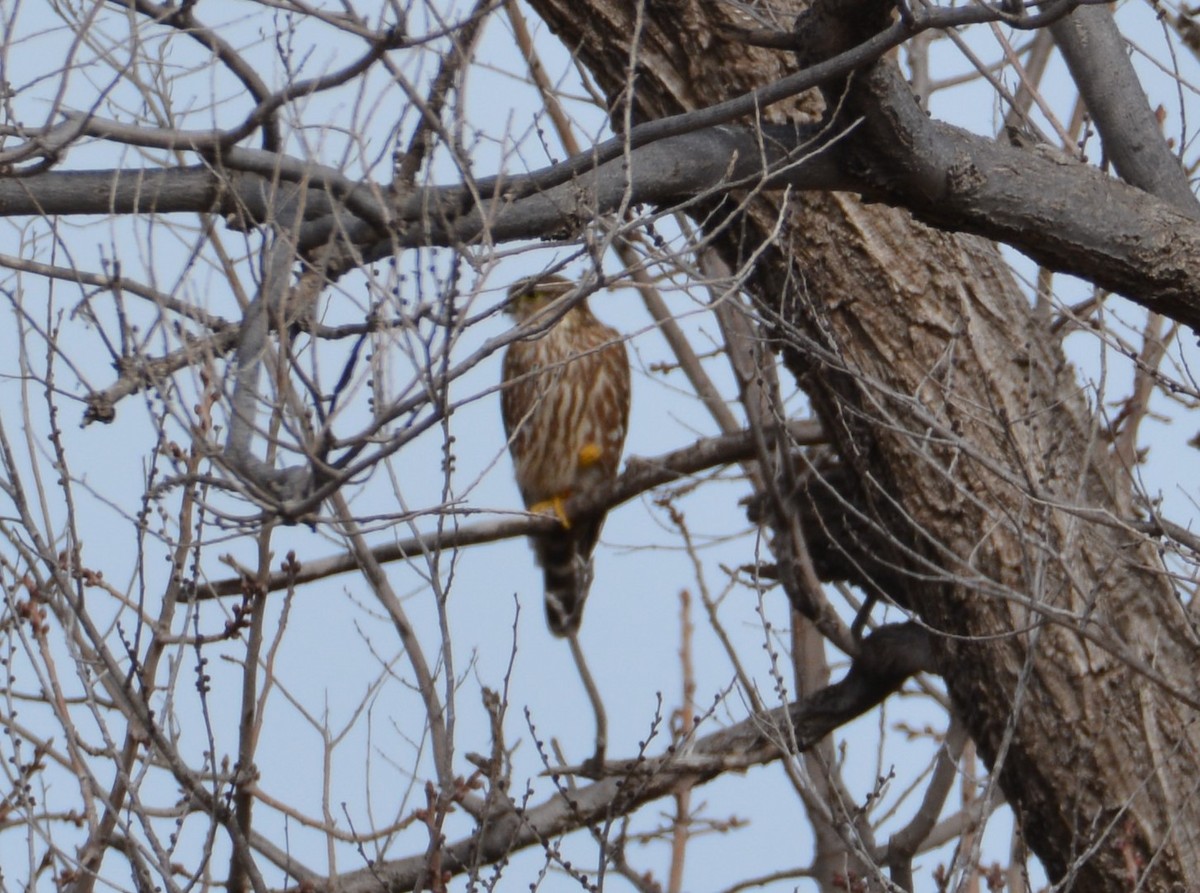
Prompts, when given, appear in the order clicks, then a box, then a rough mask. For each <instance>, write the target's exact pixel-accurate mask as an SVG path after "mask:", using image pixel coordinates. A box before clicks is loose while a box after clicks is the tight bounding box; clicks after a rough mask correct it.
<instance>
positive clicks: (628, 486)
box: [193, 420, 824, 599]
mask: <svg viewBox="0 0 1200 893" xmlns="http://www.w3.org/2000/svg"><path fill="white" fill-rule="evenodd" d="M788 433H789V436H790V437H791V438H792V440H793V442H795V443H797V444H816V443H823V442H824V436H823V435H822V433H821V427H820V425H819V424H818V423H817V422H815V421H811V420H800V421H794V422H791V423H790V424H789V425H788ZM753 453H754V445H753V439H752V435H751V432H749V431H740V432H738V433H736V434H726V435H722V436H720V437H711V438H707V439H703V440H699V441H697V442H696V443H694V444H692V445H691V446H688V447H683V448H682V449H678V450H675V451H674V452H671V453H667V454H665V455H663V456H655V457H653V458H647V459H643V458H639V457H636V456H635V457H631V458H630V459H629V460H628V462H626V465H625V471H624V473H623V474H622V475H621V476H620V477H619V478H618V479H617V481H616V482H615V483H614V484H613V485H612V486H611V487H610V488H608V489H607V490H605V491H603V492H600V493H595V494H588V495H580V496H576V497H574V498H572V499H571V500H570V501H569V502H568V503H567V505H566V512H567V514H568V516H570V517H579V516H584V515H587V514H590V513H594V512H601V511H608V510H609V509H611V508H613V507H614V506H618V505H620V504H622V503H624V502H628V501H629V500H631V499H633V498H634V497H635V496H639V495H641V494H642V493H645V492H646V491H647V490H652V489H654V488H655V487H658V486H661V485H663V484H666V483H669V482H671V481H674V480H678V479H679V478H681V477H686V476H687V475H691V474H695V473H697V472H699V471H703V470H704V469H706V468H714V467H716V466H719V465H728V464H730V463H732V462H737V461H740V460H743V459H749V458H752V457H753ZM557 524H558V522H557V521H556V520H554V519H553V518H549V517H545V516H541V515H527V514H521V515H519V516H516V517H512V518H507V519H504V520H499V521H486V522H484V523H481V524H473V525H465V526H461V527H457V528H454V529H445V530H441V531H438V532H434V533H428V534H422V535H420V536H416V537H410V538H408V539H404V540H400V541H399V542H393V543H388V544H387V545H383V546H377V547H375V548H374V549H373V550H372V551H371V554H372V555H373V556H374V560H375V561H377V562H379V563H381V564H386V563H388V562H391V561H402V560H404V559H407V558H410V557H413V556H416V555H423V554H425V553H427V552H428V551H429V550H434V549H443V550H445V549H457V548H462V547H464V546H474V545H479V544H481V543H491V542H495V541H497V540H503V539H512V538H514V537H518V536H527V535H529V534H531V533H538V532H547V531H551V530H553V529H554V527H555V526H556V525H557ZM360 567H361V563H360V561H359V559H358V558H357V557H355V556H354V555H353V554H342V555H333V556H330V557H328V558H321V559H317V560H315V561H307V562H303V563H302V564H301V566H300V569H299V570H298V571H292V570H289V571H276V572H274V573H272V574H271V576H270V578H269V579H268V580H267V581H266V587H267V591H269V592H275V591H279V590H282V589H285V588H286V587H287V586H289V585H300V584H303V583H311V582H312V581H314V580H320V579H324V578H325V577H332V576H336V575H337V574H344V573H348V572H350V571H357V570H359V569H360ZM255 585H259V584H258V583H257V582H256V584H255ZM245 588H246V581H245V580H244V579H243V578H242V577H240V576H238V577H230V578H228V579H225V580H219V581H217V582H215V583H212V584H210V585H208V586H202V587H198V588H197V590H196V591H195V593H194V594H193V598H195V599H211V598H222V597H224V596H230V595H241V594H242V593H243V592H244V591H245Z"/></svg>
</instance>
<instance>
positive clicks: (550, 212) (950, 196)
mask: <svg viewBox="0 0 1200 893" xmlns="http://www.w3.org/2000/svg"><path fill="white" fill-rule="evenodd" d="M890 70H891V69H890V68H889V67H888V66H887V65H881V66H877V68H876V74H873V75H872V76H871V79H870V83H871V86H870V89H872V90H873V91H875V93H876V98H875V101H874V107H875V108H876V109H877V113H872V114H869V115H868V116H867V120H866V121H865V122H864V123H863V124H857V123H856V122H855V121H851V122H850V126H851V127H852V128H854V127H856V128H858V129H861V130H862V133H861V138H860V139H859V140H858V144H859V145H860V146H865V147H867V149H868V150H869V152H868V154H866V155H865V156H861V157H865V158H866V159H867V161H868V162H869V165H868V167H867V169H866V170H865V171H863V170H861V169H859V170H853V171H852V170H846V169H844V165H843V164H842V162H844V161H846V158H845V155H846V153H844V152H840V151H839V152H823V151H820V148H821V147H822V146H823V145H827V144H829V143H830V142H833V141H835V140H837V139H839V138H840V137H841V134H839V133H835V132H833V131H832V130H828V129H827V130H826V131H824V132H823V134H822V135H821V137H820V140H819V141H818V140H817V139H816V135H817V134H818V130H817V129H816V128H800V129H794V130H793V129H791V128H783V127H769V126H768V127H763V128H761V130H759V131H757V132H756V131H752V130H749V129H746V128H735V127H717V128H712V129H709V130H704V131H700V132H696V133H689V134H685V135H682V136H677V137H672V138H670V139H668V140H664V141H662V142H658V143H653V144H651V145H649V146H645V147H644V148H642V149H639V150H637V151H635V152H633V153H632V155H631V156H630V161H629V164H628V165H626V163H625V162H624V161H616V162H611V163H609V164H605V165H601V166H600V167H599V168H597V169H595V170H593V171H592V172H590V173H588V174H586V175H583V176H580V177H579V178H577V179H576V180H574V181H572V182H570V183H567V184H565V185H562V186H558V187H554V188H551V189H549V190H546V191H543V192H537V193H534V194H531V195H527V196H525V197H524V198H515V197H514V196H515V195H517V194H519V193H520V192H522V191H523V190H524V189H525V187H526V186H527V185H528V184H530V183H532V182H536V180H537V178H538V177H539V176H541V175H542V174H543V173H544V172H539V173H536V174H533V175H530V177H528V178H526V177H511V178H505V179H503V180H500V179H498V178H491V179H485V180H481V181H480V183H479V188H480V192H481V194H483V195H488V196H489V197H490V198H489V200H488V202H487V204H486V205H485V206H483V207H469V206H468V204H467V202H468V199H467V197H466V195H465V193H464V192H463V189H462V187H461V186H457V185H456V186H448V187H436V188H430V189H415V190H413V191H412V193H410V194H408V195H407V196H406V198H405V200H404V201H403V202H402V204H401V205H400V206H399V207H398V208H397V209H395V211H394V218H395V219H396V220H397V222H398V223H399V224H400V225H401V228H400V229H399V231H397V232H396V233H395V234H394V235H393V236H392V237H391V238H390V239H388V240H387V241H382V242H381V241H378V239H379V230H378V229H377V227H376V226H375V225H374V224H372V223H368V222H366V221H365V220H363V219H362V218H355V217H353V216H351V215H349V214H345V213H343V214H340V215H338V214H335V213H333V212H334V209H335V208H336V207H337V204H336V202H335V201H334V200H332V199H331V198H330V197H329V196H326V195H322V194H321V193H320V192H319V191H316V190H314V189H312V188H310V190H309V194H310V197H309V198H307V199H306V200H305V213H306V217H307V219H308V221H309V222H308V223H306V224H305V226H304V227H303V228H302V232H301V246H302V247H307V248H312V247H314V246H318V245H323V244H325V243H326V242H327V241H328V240H329V239H330V238H337V237H338V236H339V235H340V236H343V237H345V238H349V239H351V240H354V241H356V242H359V243H360V244H366V245H373V246H374V247H371V248H369V249H367V250H366V252H365V257H366V258H367V259H372V258H376V257H382V256H384V255H386V254H390V253H392V252H393V251H394V250H397V249H399V248H404V247H410V246H416V245H422V244H433V245H457V244H464V243H471V242H473V241H475V240H476V239H478V238H479V237H480V236H481V235H483V234H484V233H487V235H488V238H489V239H491V240H494V241H507V240H514V239H527V238H536V237H544V236H546V235H550V234H556V235H560V236H564V237H565V236H569V235H571V234H573V233H575V232H576V231H578V230H581V229H583V228H584V227H586V226H587V225H589V224H590V223H591V222H592V221H594V220H596V219H597V218H598V217H600V216H603V215H604V214H606V213H608V212H610V211H612V210H614V209H615V208H617V207H619V206H620V205H621V203H622V202H624V201H631V202H634V203H646V204H654V205H659V206H663V207H674V206H678V205H680V204H686V203H687V202H689V201H692V200H694V199H696V198H697V197H700V196H706V195H715V194H719V193H722V192H724V191H726V190H729V189H732V188H735V187H737V186H745V185H748V184H757V185H762V184H763V183H764V182H765V183H766V184H768V185H772V186H783V185H788V186H791V187H793V188H796V189H806V190H840V191H855V192H860V193H862V194H863V195H864V196H866V197H868V198H871V199H874V200H877V201H881V202H886V203H887V204H891V205H895V206H897V207H904V208H907V209H908V210H910V211H911V212H912V213H913V214H914V215H915V216H916V217H917V218H918V219H920V220H922V221H924V222H926V223H928V224H930V225H932V226H936V227H939V228H942V229H948V230H956V231H967V232H973V233H977V234H979V235H982V236H986V237H988V238H991V239H995V240H998V241H1002V242H1005V243H1007V244H1009V245H1011V246H1013V247H1014V248H1017V249H1018V250H1020V251H1022V252H1024V253H1025V254H1027V255H1028V256H1029V257H1031V258H1033V259H1034V260H1036V261H1037V262H1038V263H1040V264H1043V265H1044V266H1047V267H1050V268H1051V269H1054V270H1056V271H1059V272H1064V273H1070V274H1072V275H1075V276H1079V277H1081V278H1083V279H1087V280H1089V281H1091V282H1094V283H1095V284H1096V285H1099V286H1101V287H1102V288H1106V289H1109V290H1111V291H1115V292H1119V293H1121V294H1123V295H1126V296H1127V297H1129V298H1131V299H1132V300H1134V301H1137V302H1138V303H1140V304H1142V305H1143V306H1145V307H1147V308H1149V309H1151V310H1154V311H1155V312H1157V313H1161V314H1162V315H1163V316H1166V317H1168V318H1170V319H1174V320H1176V321H1179V322H1182V323H1185V324H1187V325H1190V326H1192V327H1193V328H1200V267H1198V266H1197V265H1196V264H1195V263H1194V258H1195V257H1197V256H1200V225H1198V224H1197V223H1196V221H1194V220H1192V219H1190V218H1189V217H1187V216H1186V215H1184V214H1182V213H1180V212H1179V211H1177V210H1175V209H1174V208H1172V207H1171V206H1170V205H1169V204H1167V203H1165V202H1162V201H1160V200H1158V199H1155V198H1154V197H1152V196H1150V195H1148V194H1147V193H1145V192H1143V191H1142V190H1140V189H1136V188H1134V187H1132V186H1129V185H1127V184H1124V183H1121V182H1120V181H1117V180H1114V179H1113V178H1111V177H1108V176H1106V175H1105V174H1103V173H1101V172H1100V171H1098V170H1096V169H1095V168H1092V167H1089V166H1087V165H1085V164H1081V163H1075V162H1072V161H1070V160H1069V159H1066V158H1065V157H1063V156H1062V155H1060V154H1059V153H1057V152H1055V151H1053V150H1050V149H1048V148H1047V149H1045V150H1043V149H1042V148H1041V147H1035V148H1034V149H1030V150H1024V149H1017V148H1014V147H1011V146H1004V145H999V144H997V143H995V142H994V141H992V140H991V139H988V138H984V137H980V136H976V135H974V134H970V133H968V132H966V131H964V130H960V129H959V128H956V127H950V126H948V125H944V124H938V123H936V122H934V121H931V120H930V119H929V117H928V116H927V115H926V113H925V112H924V110H923V109H921V108H920V107H919V106H918V105H917V104H916V102H915V101H914V100H913V98H912V95H911V91H909V90H908V88H907V86H906V85H904V84H903V83H902V81H901V80H900V79H899V75H898V74H897V73H894V72H893V78H894V80H892V81H888V82H884V81H881V80H880V77H881V75H880V74H879V72H885V71H890ZM852 132H858V131H857V130H854V131H852ZM246 151H247V152H248V151H249V150H246ZM260 154H263V153H260ZM585 154H588V155H589V158H590V154H589V153H585ZM861 157H860V160H861ZM290 166H291V167H294V168H296V169H297V170H303V169H304V167H305V166H304V165H303V163H301V162H298V161H295V160H292V161H291V162H290ZM547 170H553V168H548V169H547ZM323 182H329V179H328V177H315V178H314V181H313V184H312V185H313V186H318V187H319V186H320V184H321V183H323ZM347 188H351V189H352V192H353V195H352V197H353V199H354V200H355V202H356V203H358V205H359V206H361V207H367V206H368V205H371V203H372V202H374V201H375V199H374V198H373V196H376V195H379V194H380V192H379V190H378V189H377V188H371V187H368V186H365V185H360V186H357V187H348V186H347V184H345V183H344V181H343V182H342V183H339V184H338V190H337V192H338V195H339V196H342V195H345V190H346V189H347ZM268 193H269V188H268V184H267V182H266V181H265V180H264V179H262V178H261V177H260V176H257V175H251V174H238V175H234V176H231V177H229V178H228V179H226V178H223V177H221V176H219V175H218V174H217V173H215V172H213V171H210V170H207V169H202V168H190V169H184V170H178V171H151V172H146V171H95V172H89V173H74V172H62V173H48V174H40V175H38V176H35V177H27V178H23V179H19V180H0V215H4V216H20V215H29V214H89V213H91V214H100V213H143V212H156V213H177V212H184V211H193V212H203V211H216V212H220V213H224V214H227V215H238V216H242V215H244V216H245V217H246V218H248V219H251V220H254V219H263V218H266V217H267V216H268V215H269V213H270V208H269V202H268ZM346 197H347V199H349V198H350V197H351V196H346ZM322 212H325V213H322ZM376 215H378V217H379V218H380V219H381V218H383V217H386V216H387V215H386V213H385V211H384V209H383V208H381V207H379V206H378V205H374V206H372V211H371V216H376Z"/></svg>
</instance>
